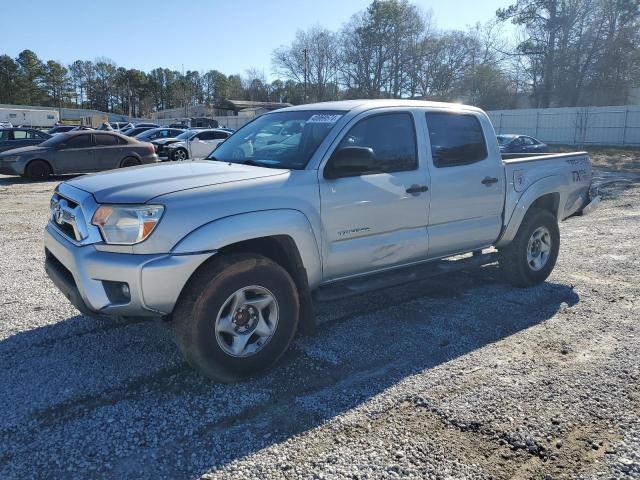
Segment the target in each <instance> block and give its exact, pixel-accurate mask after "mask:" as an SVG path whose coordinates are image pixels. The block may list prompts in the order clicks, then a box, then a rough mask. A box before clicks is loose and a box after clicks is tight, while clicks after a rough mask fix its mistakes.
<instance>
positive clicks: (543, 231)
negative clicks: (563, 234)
mask: <svg viewBox="0 0 640 480" xmlns="http://www.w3.org/2000/svg"><path fill="white" fill-rule="evenodd" d="M559 250H560V230H559V229H558V222H557V220H556V217H555V216H554V215H553V214H552V213H551V212H549V211H548V210H542V209H539V208H531V209H529V211H528V212H527V213H526V215H525V216H524V219H523V220H522V223H521V224H520V228H519V229H518V233H516V236H515V238H514V239H513V240H512V241H511V243H510V244H509V245H508V246H507V247H506V248H502V249H500V260H499V264H500V269H501V270H502V273H503V275H504V277H505V279H506V280H507V282H509V283H510V284H512V285H514V286H516V287H531V286H533V285H537V284H539V283H542V282H544V281H545V280H546V279H547V277H548V276H549V275H550V274H551V271H552V270H553V267H554V266H555V264H556V260H557V258H558V251H559Z"/></svg>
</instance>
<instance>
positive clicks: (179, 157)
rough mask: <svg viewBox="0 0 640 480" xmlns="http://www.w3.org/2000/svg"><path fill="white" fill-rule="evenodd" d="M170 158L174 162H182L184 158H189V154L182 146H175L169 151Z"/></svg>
mask: <svg viewBox="0 0 640 480" xmlns="http://www.w3.org/2000/svg"><path fill="white" fill-rule="evenodd" d="M170 158H171V160H173V161H174V162H183V161H184V160H186V159H188V158H189V154H188V153H187V151H186V150H185V149H184V148H177V149H176V150H174V151H173V152H171V156H170Z"/></svg>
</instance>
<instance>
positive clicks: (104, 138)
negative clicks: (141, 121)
mask: <svg viewBox="0 0 640 480" xmlns="http://www.w3.org/2000/svg"><path fill="white" fill-rule="evenodd" d="M96 145H98V146H99V147H110V146H113V145H118V137H116V136H115V135H105V134H96Z"/></svg>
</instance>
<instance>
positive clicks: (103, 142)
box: [0, 131, 158, 180]
mask: <svg viewBox="0 0 640 480" xmlns="http://www.w3.org/2000/svg"><path fill="white" fill-rule="evenodd" d="M157 161H158V157H157V155H156V154H155V152H154V148H153V145H151V144H150V143H146V142H140V141H138V140H136V139H134V138H129V137H125V136H124V135H121V134H119V133H115V132H98V131H78V132H69V133H60V134H58V135H55V136H54V137H51V138H50V139H49V140H46V141H44V142H42V143H41V144H40V145H37V146H32V147H23V148H17V149H14V150H9V151H7V152H3V153H0V173H2V174H5V175H22V176H25V177H27V178H29V179H31V180H43V179H46V178H48V177H49V176H50V175H52V174H55V175H58V174H63V173H88V172H99V171H102V170H110V169H112V168H120V167H131V166H134V165H141V164H143V163H154V162H157Z"/></svg>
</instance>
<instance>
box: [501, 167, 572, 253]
mask: <svg viewBox="0 0 640 480" xmlns="http://www.w3.org/2000/svg"><path fill="white" fill-rule="evenodd" d="M568 186H569V182H568V180H567V179H566V177H564V176H562V175H552V176H549V177H545V178H542V179H540V180H538V181H536V182H534V183H532V184H531V185H530V186H529V187H527V189H526V190H525V191H524V192H523V193H522V195H520V197H519V198H518V200H517V201H516V204H515V207H514V208H513V211H512V212H511V216H510V217H509V220H508V221H505V228H504V229H503V231H502V234H501V235H500V238H499V239H498V240H497V241H496V243H495V246H496V247H497V248H500V247H504V246H506V245H508V244H509V243H510V242H511V240H513V238H514V237H515V236H516V233H517V232H518V229H519V228H520V224H521V223H522V220H523V219H524V216H525V215H526V213H527V211H529V208H530V207H531V205H532V204H533V203H534V202H535V201H536V200H537V199H538V198H540V197H543V196H544V195H548V194H550V193H555V194H558V195H559V197H560V198H559V202H558V211H557V212H556V218H557V220H558V221H560V220H561V216H562V213H561V212H562V211H563V209H564V204H565V203H566V191H567V187H568ZM505 215H507V212H506V211H505ZM505 218H506V217H505Z"/></svg>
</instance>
